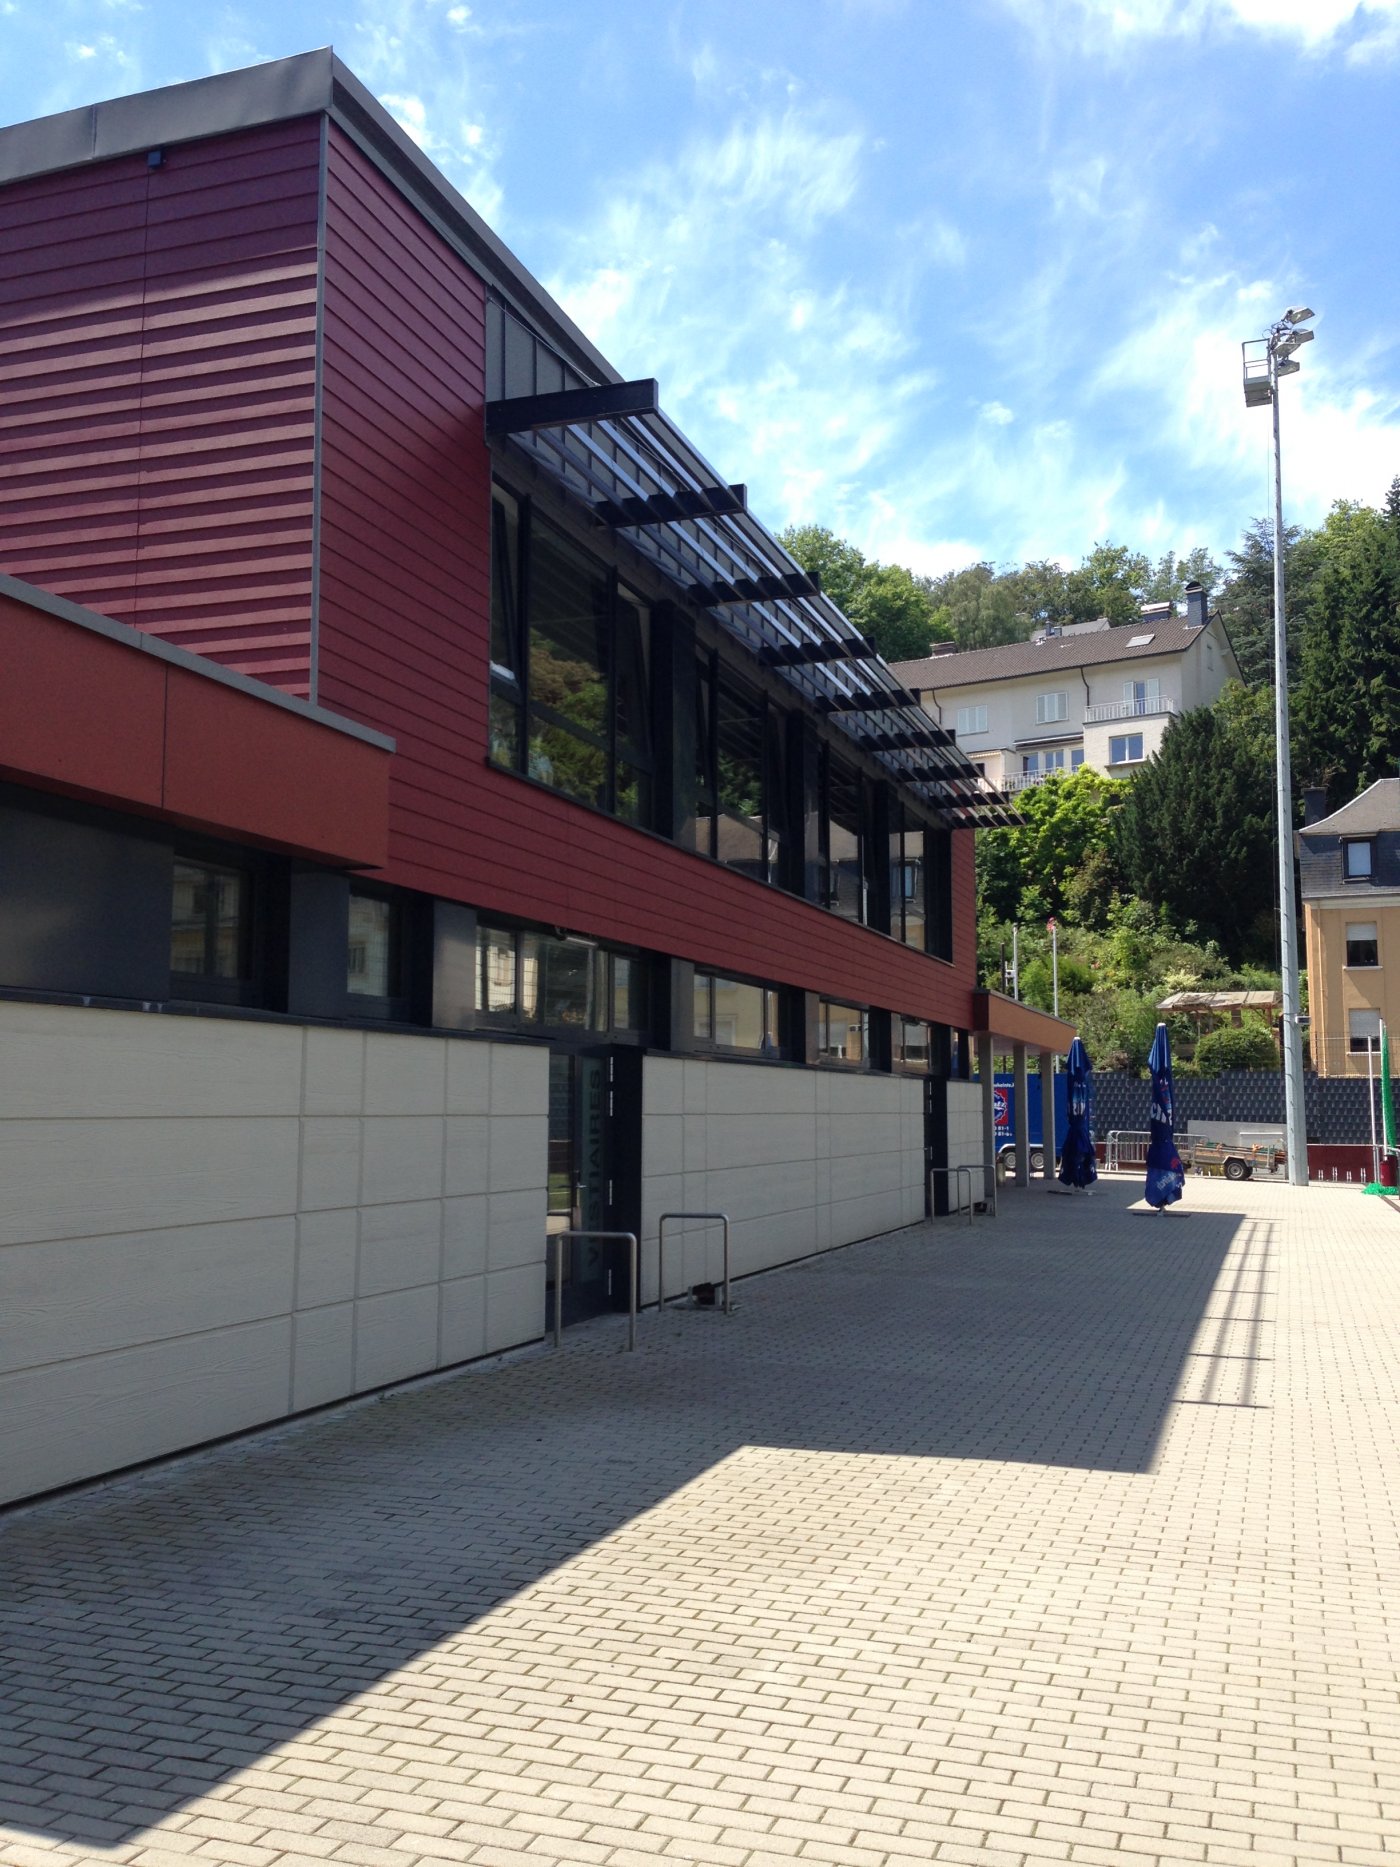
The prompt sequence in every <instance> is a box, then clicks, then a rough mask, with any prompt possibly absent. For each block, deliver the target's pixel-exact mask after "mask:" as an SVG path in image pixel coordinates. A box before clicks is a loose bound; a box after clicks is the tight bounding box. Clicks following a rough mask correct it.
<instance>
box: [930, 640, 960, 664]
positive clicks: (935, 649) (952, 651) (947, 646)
mask: <svg viewBox="0 0 1400 1867" xmlns="http://www.w3.org/2000/svg"><path fill="white" fill-rule="evenodd" d="M928 652H929V659H930V660H932V659H933V658H934V656H936V655H956V654H957V652H958V645H957V643H956V642H935V643H934V644H933V646H932V647H931V648H930V649H929V651H928Z"/></svg>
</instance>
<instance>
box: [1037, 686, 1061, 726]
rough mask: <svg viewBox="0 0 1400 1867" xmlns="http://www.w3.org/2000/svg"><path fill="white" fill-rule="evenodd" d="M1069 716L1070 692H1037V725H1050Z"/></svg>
mask: <svg viewBox="0 0 1400 1867" xmlns="http://www.w3.org/2000/svg"><path fill="white" fill-rule="evenodd" d="M1068 718H1069V696H1068V694H1037V695H1036V697H1035V723H1036V725H1037V726H1049V725H1051V724H1052V723H1053V722H1054V721H1055V720H1063V719H1068Z"/></svg>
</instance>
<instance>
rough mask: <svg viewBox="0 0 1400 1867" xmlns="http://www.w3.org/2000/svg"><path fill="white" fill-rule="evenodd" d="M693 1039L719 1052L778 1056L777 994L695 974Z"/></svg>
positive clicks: (712, 975) (707, 974)
mask: <svg viewBox="0 0 1400 1867" xmlns="http://www.w3.org/2000/svg"><path fill="white" fill-rule="evenodd" d="M695 1036H696V1040H697V1042H699V1043H702V1044H713V1045H714V1046H715V1047H716V1049H719V1050H741V1051H745V1052H747V1053H748V1054H749V1055H750V1056H758V1057H777V1056H781V1054H782V1049H781V1045H780V1043H779V1041H778V993H777V991H776V990H775V988H774V987H772V986H770V985H751V984H749V983H747V982H746V981H745V980H743V979H726V978H723V977H721V976H720V975H719V974H718V973H712V972H697V973H696V975H695Z"/></svg>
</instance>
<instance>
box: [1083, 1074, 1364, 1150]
mask: <svg viewBox="0 0 1400 1867" xmlns="http://www.w3.org/2000/svg"><path fill="white" fill-rule="evenodd" d="M1367 1089H1368V1084H1367V1083H1366V1080H1365V1078H1364V1077H1354V1076H1305V1077H1304V1078H1303V1102H1304V1107H1305V1109H1306V1112H1307V1126H1308V1139H1309V1141H1317V1142H1320V1143H1322V1144H1323V1145H1330V1146H1343V1145H1345V1144H1346V1143H1348V1142H1353V1143H1363V1142H1364V1143H1369V1141H1370V1138H1371V1118H1370V1114H1369V1112H1368V1110H1367V1106H1366V1094H1367ZM1148 1094H1149V1087H1148V1082H1147V1079H1146V1077H1143V1076H1129V1075H1127V1074H1125V1073H1123V1072H1119V1071H1112V1070H1095V1072H1094V1132H1095V1134H1096V1136H1098V1137H1099V1138H1100V1139H1102V1138H1103V1136H1105V1135H1107V1134H1108V1132H1109V1130H1110V1129H1113V1128H1142V1129H1145V1128H1146V1127H1147V1101H1148ZM1193 1121H1224V1122H1248V1123H1250V1124H1257V1125H1259V1126H1261V1127H1278V1128H1281V1127H1282V1126H1283V1076H1282V1074H1281V1073H1280V1072H1279V1071H1277V1070H1224V1071H1222V1072H1221V1074H1220V1075H1219V1076H1178V1077H1177V1079H1176V1126H1177V1131H1178V1133H1184V1132H1185V1130H1186V1126H1187V1124H1188V1123H1189V1122H1193ZM1377 1126H1379V1109H1378V1111H1377Z"/></svg>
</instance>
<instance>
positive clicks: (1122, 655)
mask: <svg viewBox="0 0 1400 1867" xmlns="http://www.w3.org/2000/svg"><path fill="white" fill-rule="evenodd" d="M1195 588H1196V590H1197V592H1198V600H1197V598H1196V597H1192V598H1191V599H1190V601H1189V607H1188V611H1187V614H1186V615H1185V616H1177V615H1175V614H1174V613H1173V612H1172V610H1171V607H1170V605H1168V604H1160V605H1150V606H1149V607H1148V608H1147V609H1146V610H1144V612H1143V615H1142V618H1141V620H1140V621H1139V622H1137V623H1133V624H1128V625H1124V626H1122V627H1119V628H1110V627H1109V626H1108V624H1107V622H1102V621H1101V622H1096V623H1095V622H1091V623H1076V624H1071V625H1069V626H1068V627H1066V628H1064V629H1063V630H1060V631H1058V632H1049V633H1042V634H1039V635H1037V636H1035V637H1034V638H1033V639H1032V640H1031V641H1028V642H1009V643H1004V644H1002V645H1001V646H1000V647H997V648H981V649H973V650H971V651H969V652H968V653H966V654H935V655H931V656H929V657H927V658H926V659H924V660H921V661H903V662H899V663H897V664H896V666H895V673H896V674H897V675H898V676H899V678H900V679H901V680H902V681H903V682H904V683H905V685H906V686H907V687H908V688H909V689H910V690H911V691H912V692H913V693H916V694H917V695H918V697H919V699H920V701H921V702H922V704H923V705H924V706H925V707H926V708H927V709H928V711H929V712H930V713H932V714H933V715H934V717H935V718H936V719H937V720H938V723H939V724H940V725H941V726H943V727H944V728H945V729H946V730H947V731H949V732H951V733H953V734H954V735H955V737H956V739H957V742H958V745H959V747H960V748H961V749H962V750H963V751H964V752H966V754H967V755H968V757H969V758H970V759H971V760H972V761H973V763H974V764H976V765H977V767H978V769H979V770H980V771H981V773H982V776H983V777H984V778H985V779H986V781H987V783H988V784H989V785H990V786H992V787H994V788H995V789H997V790H1000V791H1008V792H1012V793H1014V792H1017V791H1023V790H1027V789H1029V788H1031V787H1033V786H1035V785H1038V784H1043V783H1044V782H1045V780H1046V779H1047V778H1048V777H1051V776H1053V775H1054V774H1055V773H1056V772H1063V773H1065V774H1066V775H1068V774H1069V773H1071V772H1075V771H1078V770H1079V769H1080V768H1081V767H1083V766H1089V767H1090V768H1091V769H1093V770H1095V771H1100V772H1104V773H1106V774H1107V775H1109V776H1111V777H1127V776H1129V775H1130V774H1131V773H1132V772H1133V771H1134V770H1135V769H1136V768H1137V767H1138V766H1139V765H1141V764H1143V763H1145V762H1146V760H1148V759H1150V758H1151V757H1152V755H1153V754H1154V753H1155V752H1156V751H1157V750H1158V748H1159V747H1160V745H1161V743H1162V739H1163V736H1164V735H1165V733H1166V730H1167V727H1168V725H1169V724H1170V722H1171V721H1172V719H1173V718H1175V717H1176V716H1177V715H1178V714H1181V713H1188V712H1190V711H1191V710H1192V709H1193V708H1194V707H1203V706H1209V705H1210V704H1211V703H1212V702H1213V701H1214V700H1216V699H1217V698H1218V697H1219V695H1220V691H1221V689H1222V688H1223V687H1224V685H1225V683H1226V682H1227V681H1229V680H1238V679H1239V666H1238V664H1237V663H1236V661H1235V655H1234V650H1233V649H1232V648H1231V646H1230V640H1229V637H1228V636H1227V635H1226V633H1225V628H1224V624H1223V623H1222V622H1221V621H1220V620H1219V618H1218V617H1213V616H1209V615H1208V614H1207V612H1206V607H1205V592H1204V591H1203V590H1200V589H1199V586H1196V587H1195Z"/></svg>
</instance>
